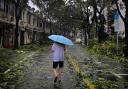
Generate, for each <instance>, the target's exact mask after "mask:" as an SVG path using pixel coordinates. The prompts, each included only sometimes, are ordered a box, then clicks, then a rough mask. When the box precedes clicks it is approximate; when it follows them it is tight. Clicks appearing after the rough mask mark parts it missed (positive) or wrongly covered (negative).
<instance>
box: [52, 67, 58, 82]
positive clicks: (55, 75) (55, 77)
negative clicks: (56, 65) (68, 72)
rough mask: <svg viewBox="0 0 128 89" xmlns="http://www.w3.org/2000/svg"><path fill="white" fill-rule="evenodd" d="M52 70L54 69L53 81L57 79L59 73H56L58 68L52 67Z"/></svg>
mask: <svg viewBox="0 0 128 89" xmlns="http://www.w3.org/2000/svg"><path fill="white" fill-rule="evenodd" d="M53 71H54V82H56V81H57V79H58V75H59V73H58V70H57V69H53Z"/></svg>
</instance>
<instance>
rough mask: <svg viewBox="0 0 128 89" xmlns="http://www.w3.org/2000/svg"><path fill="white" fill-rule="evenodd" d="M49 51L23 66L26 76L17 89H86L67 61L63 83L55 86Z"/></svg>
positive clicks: (22, 78) (34, 56)
mask: <svg viewBox="0 0 128 89" xmlns="http://www.w3.org/2000/svg"><path fill="white" fill-rule="evenodd" d="M49 49H50V48H47V49H46V50H45V51H44V52H42V53H36V54H34V55H33V56H31V57H29V58H28V59H27V61H26V62H25V63H24V64H23V66H24V67H23V71H24V76H22V77H21V79H20V81H19V83H18V84H17V86H16V89H85V88H82V87H83V85H82V84H81V83H80V81H79V77H78V76H77V75H76V73H75V72H74V71H73V68H72V67H71V66H70V65H69V64H68V62H67V60H65V63H64V69H63V75H62V83H57V84H56V85H54V82H53V71H52V61H51V59H52V52H51V51H50V50H49Z"/></svg>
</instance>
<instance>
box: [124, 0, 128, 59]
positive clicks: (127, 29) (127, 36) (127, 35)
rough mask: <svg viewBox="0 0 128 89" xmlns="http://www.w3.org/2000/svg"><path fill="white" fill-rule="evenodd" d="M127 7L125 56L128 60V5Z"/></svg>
mask: <svg viewBox="0 0 128 89" xmlns="http://www.w3.org/2000/svg"><path fill="white" fill-rule="evenodd" d="M125 4H126V5H125V6H126V15H125V47H124V56H125V57H127V58H128V17H127V16H128V3H125Z"/></svg>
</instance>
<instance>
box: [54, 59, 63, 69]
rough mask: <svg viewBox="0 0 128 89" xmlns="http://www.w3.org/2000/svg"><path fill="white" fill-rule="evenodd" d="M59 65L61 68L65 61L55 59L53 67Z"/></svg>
mask: <svg viewBox="0 0 128 89" xmlns="http://www.w3.org/2000/svg"><path fill="white" fill-rule="evenodd" d="M58 66H59V68H63V66H64V62H63V61H58V62H54V61H53V68H54V69H56V68H57V67H58Z"/></svg>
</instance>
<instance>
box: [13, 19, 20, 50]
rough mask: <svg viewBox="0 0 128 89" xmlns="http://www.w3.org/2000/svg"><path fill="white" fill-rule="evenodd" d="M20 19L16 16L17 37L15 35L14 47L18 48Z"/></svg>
mask: <svg viewBox="0 0 128 89" xmlns="http://www.w3.org/2000/svg"><path fill="white" fill-rule="evenodd" d="M18 24H19V19H18V18H17V17H16V28H15V37H14V48H18V36H19V33H18V30H19V25H18Z"/></svg>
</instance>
